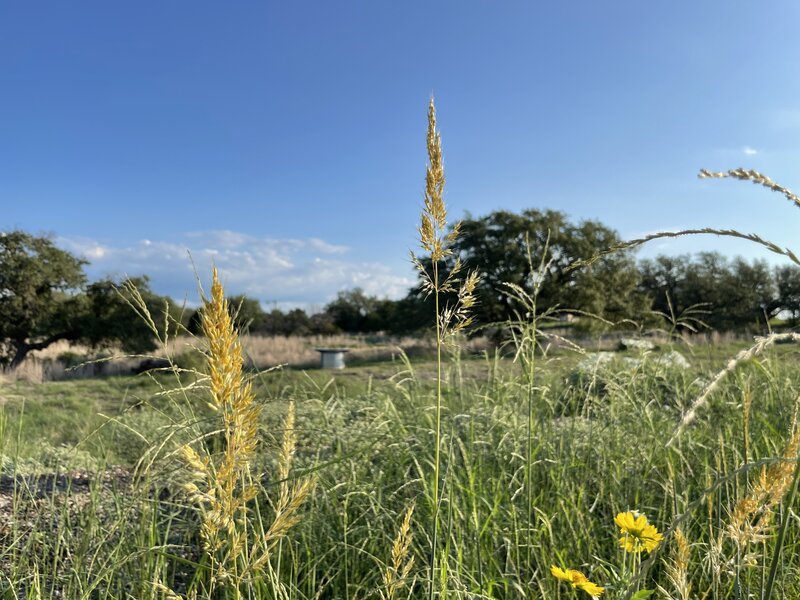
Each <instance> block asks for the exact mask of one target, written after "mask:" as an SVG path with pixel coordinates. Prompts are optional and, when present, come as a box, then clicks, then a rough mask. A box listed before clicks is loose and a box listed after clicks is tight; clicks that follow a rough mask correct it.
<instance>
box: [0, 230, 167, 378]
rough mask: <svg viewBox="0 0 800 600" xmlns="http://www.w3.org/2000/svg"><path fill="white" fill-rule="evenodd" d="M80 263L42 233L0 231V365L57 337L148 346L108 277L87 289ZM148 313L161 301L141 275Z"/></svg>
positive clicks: (158, 309) (147, 336)
mask: <svg viewBox="0 0 800 600" xmlns="http://www.w3.org/2000/svg"><path fill="white" fill-rule="evenodd" d="M85 264H86V261H84V260H82V259H80V258H77V257H75V256H73V255H72V254H70V253H69V252H67V251H65V250H62V249H60V248H58V247H56V245H55V244H54V243H53V241H52V240H51V239H50V238H48V237H46V236H34V235H32V234H29V233H26V232H24V231H19V230H15V231H8V232H4V233H0V364H2V365H7V366H9V367H11V368H14V367H16V366H17V365H19V364H20V363H21V362H22V361H23V360H24V359H25V357H26V356H27V355H28V354H29V353H30V352H32V351H35V350H43V349H45V348H47V347H48V346H50V345H51V344H53V343H55V342H57V341H59V340H70V341H79V342H83V343H87V344H90V345H92V346H101V345H104V344H107V343H112V342H116V343H119V344H120V345H121V346H122V348H123V349H124V350H126V351H134V352H139V351H143V350H148V349H151V348H152V347H153V334H152V332H150V330H149V328H147V326H146V325H145V324H144V323H143V322H142V321H141V319H140V318H139V316H138V315H137V314H136V312H135V311H134V310H133V309H132V308H131V307H130V306H129V305H128V304H127V302H125V300H124V298H122V297H121V296H120V294H119V293H118V292H117V289H118V288H117V286H116V285H115V284H114V282H112V281H110V280H104V281H99V282H96V283H93V284H91V285H89V286H88V287H87V282H86V275H85V274H84V272H83V266H84V265H85ZM134 283H136V284H137V285H138V286H139V289H140V292H141V293H142V296H143V298H145V299H146V301H147V303H148V307H149V308H151V309H152V312H153V313H154V314H158V313H161V314H163V310H164V306H165V300H166V299H164V298H162V297H160V296H156V295H155V294H153V293H152V292H151V291H150V290H149V288H148V287H147V280H146V279H137V280H135V281H134Z"/></svg>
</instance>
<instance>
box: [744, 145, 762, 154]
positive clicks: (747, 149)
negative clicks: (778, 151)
mask: <svg viewBox="0 0 800 600" xmlns="http://www.w3.org/2000/svg"><path fill="white" fill-rule="evenodd" d="M742 153H743V154H744V155H745V156H755V155H756V154H758V150H756V149H755V148H751V147H750V146H745V147H744V148H742Z"/></svg>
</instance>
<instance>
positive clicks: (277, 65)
mask: <svg viewBox="0 0 800 600" xmlns="http://www.w3.org/2000/svg"><path fill="white" fill-rule="evenodd" d="M798 22H800V4H797V3H796V2H792V1H789V0H778V1H772V2H768V3H755V2H752V1H739V0H732V1H726V2H703V3H699V2H683V1H673V2H641V1H636V2H634V1H617V2H612V1H608V2H596V1H594V0H585V1H582V2H549V3H544V2H533V1H531V0H527V1H524V2H522V1H515V2H502V1H499V2H486V1H485V0H484V1H471V0H453V1H427V2H422V1H416V0H408V1H406V2H392V3H390V2H385V1H381V0H363V1H350V0H343V1H341V2H329V1H327V0H324V1H323V0H319V1H315V2H304V1H292V2H281V3H277V2H265V1H261V2H247V1H242V2H236V3H224V4H223V3H217V2H214V3H212V2H205V1H196V0H195V1H192V2H188V1H183V0H172V1H170V2H159V3H156V2H146V1H142V2H136V3H133V2H130V3H122V2H107V1H102V2H100V1H95V2H92V1H82V2H79V3H66V2H36V1H32V2H24V3H23V2H17V3H4V4H3V5H1V6H0V78H2V79H0V81H2V85H1V88H0V89H2V94H0V132H1V134H0V208H2V212H0V229H12V228H22V229H25V230H28V231H32V232H36V233H42V232H51V233H53V234H54V235H55V236H56V238H57V240H58V243H59V244H61V245H62V246H63V247H65V248H68V249H70V250H72V251H74V252H76V253H80V254H83V255H84V256H85V257H86V258H87V259H89V260H90V261H91V263H92V264H91V265H90V267H89V268H88V272H89V274H90V275H91V276H92V277H100V276H103V275H107V274H112V275H122V274H130V275H138V274H141V273H147V274H149V275H150V276H151V278H152V281H153V287H154V288H155V289H156V291H159V292H161V293H167V294H170V295H172V296H174V297H176V298H184V297H188V298H189V299H190V300H193V299H194V297H195V293H194V290H195V285H194V279H193V278H194V275H193V266H192V263H191V261H190V260H189V259H188V257H187V250H188V251H190V252H191V254H192V256H193V258H194V262H195V264H196V265H197V267H198V269H199V270H200V272H201V273H206V272H207V271H208V268H209V265H210V263H211V261H212V260H213V261H214V262H216V264H217V265H218V266H219V267H220V268H221V270H222V273H223V276H224V278H225V281H226V283H227V285H228V289H229V291H231V292H244V293H248V294H250V295H252V296H254V297H257V298H259V299H261V300H262V301H263V302H265V303H272V302H276V303H278V305H280V306H292V305H302V306H307V307H314V306H319V305H321V304H324V303H325V302H327V301H328V300H330V299H331V298H332V297H333V296H334V295H335V294H336V292H337V290H340V289H347V288H352V287H355V286H361V287H363V288H365V289H366V290H367V291H368V292H370V293H374V294H377V295H389V296H392V297H397V296H399V295H401V294H402V293H403V291H404V290H405V288H406V287H407V286H408V285H409V284H411V283H412V282H413V280H414V272H413V269H412V268H411V266H410V264H409V262H408V259H407V256H408V250H409V249H411V248H413V247H414V246H415V228H416V224H417V220H418V214H419V209H420V206H421V201H422V186H423V179H424V169H425V161H426V155H425V146H424V136H425V125H426V116H425V112H426V108H427V102H428V98H429V97H430V95H431V94H434V95H435V97H436V104H437V109H438V112H439V124H440V127H441V131H442V137H443V146H444V157H445V168H446V173H447V178H448V184H447V190H446V201H447V203H448V206H449V207H450V211H451V215H453V216H454V217H459V216H462V215H463V214H465V212H467V211H468V212H469V213H471V214H473V215H476V216H477V215H483V214H486V213H488V212H489V211H491V210H494V209H498V208H505V209H509V210H521V209H523V208H526V207H537V208H553V209H557V210H561V211H563V212H565V213H567V214H568V215H570V217H572V218H573V219H575V220H581V219H600V220H601V221H603V222H604V223H606V224H608V225H610V226H611V227H613V228H615V229H616V230H617V231H619V232H620V234H621V235H622V236H623V237H626V238H628V237H635V236H638V235H642V234H644V233H648V232H652V231H656V230H660V229H675V228H684V227H696V226H703V225H714V226H717V227H732V228H739V229H743V230H745V231H753V232H757V233H759V234H761V235H763V236H764V237H769V238H771V239H773V240H775V241H776V242H778V243H781V244H783V245H789V246H792V245H793V244H794V247H795V249H797V248H798V246H800V244H795V240H796V236H795V235H793V233H794V232H795V231H796V228H795V223H797V217H798V216H800V215H798V214H797V213H796V212H795V211H796V209H795V208H793V207H792V206H791V205H790V204H789V203H788V202H786V201H785V200H783V199H782V198H781V197H779V196H778V195H776V194H773V193H770V192H768V191H766V190H760V189H757V188H755V187H753V186H752V185H750V184H744V183H739V182H731V181H700V180H698V179H697V178H696V173H697V171H698V169H700V168H701V167H705V168H709V169H713V170H724V169H728V168H732V167H738V166H745V167H749V168H755V169H759V170H762V171H764V172H766V173H767V174H769V175H770V176H771V177H772V178H773V179H776V180H777V181H779V182H781V183H783V184H785V185H788V186H789V187H793V188H794V189H799V188H800V173H798V170H797V165H798V163H799V162H800V160H799V159H800V100H799V98H800V78H798V77H797V65H798V64H800V42H798V36H797V34H796V24H797V23H798ZM703 249H717V250H720V251H722V252H725V253H727V254H731V255H732V254H743V255H745V256H748V257H766V256H767V255H766V254H765V252H762V251H760V250H758V249H756V248H754V247H752V246H750V245H748V244H747V243H744V242H734V241H725V240H717V239H715V238H707V237H704V238H696V239H693V240H687V241H684V242H668V243H666V242H665V243H663V244H662V243H657V244H654V245H653V246H651V247H649V248H646V249H645V250H643V251H642V252H640V255H641V256H652V255H654V254H656V253H659V252H664V253H681V252H695V251H699V250H703ZM771 260H772V259H771Z"/></svg>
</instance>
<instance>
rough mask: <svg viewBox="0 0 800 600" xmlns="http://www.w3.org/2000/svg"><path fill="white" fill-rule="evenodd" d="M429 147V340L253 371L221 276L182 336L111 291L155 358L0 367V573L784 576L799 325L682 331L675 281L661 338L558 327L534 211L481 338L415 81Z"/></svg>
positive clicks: (403, 580)
mask: <svg viewBox="0 0 800 600" xmlns="http://www.w3.org/2000/svg"><path fill="white" fill-rule="evenodd" d="M428 156H429V165H428V171H427V177H426V189H425V201H424V208H423V212H422V219H421V222H420V228H419V234H420V246H421V249H422V251H423V253H424V254H423V255H421V256H418V257H415V258H414V260H415V264H416V265H417V267H418V268H419V271H420V274H421V286H420V290H419V293H421V294H423V295H427V297H428V298H429V303H426V304H425V306H428V307H429V308H431V309H432V310H433V324H434V331H435V333H434V338H433V344H432V346H431V349H432V355H431V356H429V357H420V358H414V357H409V356H408V355H407V354H405V353H403V352H402V351H400V350H398V351H397V352H396V356H395V360H394V361H391V360H389V361H380V360H374V361H371V362H370V361H365V362H364V363H363V364H361V365H359V366H355V367H351V368H349V369H346V370H345V371H342V372H337V373H330V372H325V371H319V370H303V369H293V368H285V369H264V368H260V367H261V365H256V364H254V363H253V362H252V361H248V360H247V352H246V349H245V347H244V343H243V338H242V337H240V333H239V327H238V326H237V321H236V314H237V313H236V311H235V310H232V309H231V306H230V304H229V302H228V301H227V300H226V298H225V295H224V290H223V286H222V285H221V284H220V282H219V280H218V278H217V276H216V273H215V274H214V283H213V285H212V288H211V290H210V293H209V297H207V298H205V299H204V302H203V305H202V307H201V308H200V310H199V311H198V313H197V316H196V319H195V328H196V329H195V331H197V335H196V337H187V338H180V341H176V340H175V338H174V334H175V332H176V331H183V332H186V330H187V329H188V327H186V324H185V321H183V322H182V321H181V317H179V316H176V315H175V313H172V312H170V311H169V310H166V311H162V313H160V314H159V313H157V312H155V309H154V307H153V305H152V303H150V302H149V301H148V298H147V297H146V296H144V295H142V294H137V292H136V289H135V288H134V287H128V288H126V290H127V292H128V295H127V296H125V298H127V301H128V302H129V303H130V306H132V307H133V308H134V309H135V310H136V311H137V312H138V313H139V314H140V316H141V317H142V319H143V322H144V323H146V324H149V326H150V329H151V331H152V334H153V336H154V337H155V338H156V339H157V340H158V342H159V344H160V347H161V350H160V352H161V354H160V357H167V358H170V359H171V360H170V361H169V362H168V363H167V364H164V366H162V367H160V368H157V369H154V370H151V371H149V372H147V373H143V374H140V375H138V376H131V375H126V376H117V377H107V378H102V379H84V380H72V381H62V382H50V383H44V384H34V383H29V382H24V381H16V382H8V383H5V384H3V386H2V387H1V388H0V456H2V474H1V475H0V573H2V575H1V576H0V593H1V594H2V595H3V597H4V598H9V599H10V598H20V597H21V598H32V599H33V598H70V599H71V598H86V599H89V598H102V599H111V598H115V599H116V598H120V599H123V598H124V599H137V600H138V599H151V598H152V599H159V600H177V599H178V598H181V599H183V598H186V599H190V598H203V599H211V598H214V599H218V598H226V599H228V598H230V599H240V598H247V599H256V598H258V599H260V598H269V599H275V600H278V599H280V600H283V599H297V600H300V599H303V600H306V599H316V598H330V599H341V598H345V599H353V600H355V599H366V598H381V599H400V598H423V597H428V598H442V599H444V598H464V599H478V598H495V599H512V598H514V599H516V598H590V597H594V598H598V597H602V598H615V599H620V600H622V599H635V600H642V599H644V598H648V597H653V598H656V597H659V598H674V599H681V600H688V599H689V598H710V599H711V598H761V599H766V598H773V597H785V598H796V597H800V583H799V582H800V577H798V575H800V552H799V551H798V550H800V531H798V527H797V516H796V515H797V508H798V500H797V486H798V472H800V471H799V470H798V468H797V456H798V451H799V450H800V427H798V419H797V415H798V398H800V369H798V366H799V365H798V362H800V361H798V353H797V350H796V347H795V346H794V345H792V344H788V343H783V342H794V341H797V337H798V336H797V334H795V333H793V332H791V331H786V332H781V333H777V334H770V335H768V336H766V337H760V338H757V339H755V341H754V345H751V344H752V343H753V340H752V339H751V340H750V341H748V342H737V343H731V344H708V343H695V344H694V345H689V344H687V342H686V337H685V335H684V334H686V333H687V332H691V331H692V330H698V329H702V323H703V319H704V318H705V315H706V313H705V312H704V310H705V309H704V308H703V307H699V306H695V305H692V306H688V307H681V308H679V309H676V307H675V306H674V305H673V303H672V302H671V301H670V302H668V303H667V305H666V306H665V307H664V308H665V309H664V310H663V311H660V314H655V315H654V316H653V319H654V320H655V321H656V322H658V324H659V330H660V337H659V338H658V340H657V344H656V345H655V346H653V347H651V346H649V345H646V344H638V343H636V342H637V341H639V342H641V341H642V340H641V339H640V338H639V339H637V340H634V342H633V343H632V342H631V341H627V342H624V343H623V345H624V347H625V349H624V350H620V351H614V352H612V351H605V352H597V351H593V350H590V349H587V348H586V347H584V346H581V345H580V344H578V343H576V342H575V341H574V340H573V339H567V338H565V337H564V336H563V335H562V332H561V331H560V330H559V329H553V328H552V325H553V324H554V323H560V322H561V321H560V320H559V319H560V317H561V315H562V312H561V311H560V310H559V308H558V306H556V305H554V304H552V303H551V302H550V301H548V300H547V297H548V294H551V293H555V292H553V288H552V287H549V286H548V285H546V282H547V277H549V276H551V275H552V274H553V273H557V272H558V270H557V269H556V265H555V264H554V260H555V259H554V258H553V255H552V254H551V253H550V252H549V250H551V249H552V248H553V247H554V246H553V245H554V244H556V243H557V240H556V239H552V240H551V238H550V236H545V237H544V238H542V239H540V240H539V242H538V243H539V245H538V246H537V245H536V242H535V241H534V240H532V239H531V238H530V237H527V239H525V246H524V247H525V249H526V254H525V257H524V258H525V260H526V262H527V265H528V275H529V277H528V278H527V279H526V280H524V281H521V282H519V281H511V282H505V285H503V286H502V289H503V294H504V297H505V300H503V302H504V303H506V305H507V307H508V309H509V311H510V312H509V314H508V316H507V318H506V319H505V320H504V321H502V322H497V323H494V325H493V328H492V331H493V334H494V335H495V339H498V340H500V343H499V345H498V346H495V347H494V348H492V349H484V350H483V351H479V350H478V349H477V348H472V349H469V348H465V345H464V344H463V343H462V342H463V335H464V334H465V332H467V331H469V328H470V326H471V325H472V323H471V320H472V318H473V317H474V315H475V312H476V311H477V310H478V309H477V306H479V305H476V304H475V303H476V300H477V298H476V294H477V292H478V290H480V289H481V286H484V285H486V280H483V279H481V273H480V272H479V271H472V270H470V265H469V264H468V263H467V262H466V261H459V260H458V258H459V255H460V252H455V251H454V248H458V243H459V240H460V239H462V238H460V235H461V233H462V229H461V228H460V227H459V226H458V225H455V226H452V227H450V226H448V221H447V211H446V207H445V204H444V199H443V190H444V170H443V167H442V158H441V143H440V139H439V133H438V130H437V127H436V120H435V112H434V109H433V104H432V103H431V107H430V112H429V127H428ZM707 175H709V176H728V175H729V176H732V177H737V178H739V179H748V180H753V181H755V182H756V183H759V184H761V185H766V186H767V187H771V188H772V189H775V190H776V191H779V192H781V193H783V194H784V195H786V196H787V197H789V199H790V200H791V199H792V198H793V195H790V194H791V193H790V192H788V191H787V190H784V189H783V188H780V186H777V184H774V183H773V182H771V181H770V180H767V179H766V178H764V177H763V176H761V175H760V174H753V173H752V172H730V174H707ZM793 201H795V202H797V199H796V197H795V198H794V200H793ZM799 204H800V202H799ZM682 233H683V234H691V233H716V234H721V235H736V236H737V237H748V239H752V240H753V241H755V242H757V243H762V244H764V245H767V246H768V247H770V249H771V250H773V251H776V252H779V253H781V254H784V255H785V256H788V257H789V258H790V259H791V260H793V261H795V262H798V261H797V259H796V257H794V255H793V254H792V253H791V252H790V251H788V250H785V249H782V248H779V247H776V246H770V245H769V243H768V242H766V241H765V240H762V239H761V238H758V237H757V236H752V235H749V236H745V235H743V234H739V233H738V232H731V231H724V230H698V231H690V232H682ZM663 235H664V236H674V235H680V233H668V234H663ZM651 237H653V238H655V237H658V235H656V236H651ZM644 241H646V240H634V241H633V242H632V243H631V244H628V245H626V244H623V243H619V244H616V246H617V247H616V248H615V251H624V250H625V249H627V248H628V247H629V246H630V245H636V244H639V243H643V242H644ZM551 244H553V245H551ZM614 245H615V243H612V246H614ZM608 256H612V255H608ZM614 256H616V255H614ZM621 256H623V259H619V260H626V259H625V258H624V257H625V256H626V255H624V254H623V255H621ZM602 260H603V259H602V257H601V256H599V255H598V256H595V257H588V258H587V259H585V260H584V261H583V263H582V268H584V269H588V270H589V271H590V272H592V269H595V268H597V269H599V273H600V274H602V273H603V272H604V271H603V269H604V268H605V267H604V265H608V264H616V263H615V262H614V261H617V260H618V259H616V258H614V259H612V262H611V263H609V262H605V263H603V262H602ZM598 265H599V266H598ZM574 266H575V265H572V266H569V265H568V266H564V268H563V269H561V267H560V266H559V267H558V269H561V270H563V272H564V277H573V275H569V273H571V272H572V270H573V268H574ZM593 273H594V275H597V273H598V271H593ZM502 283H503V282H497V285H498V286H501V284H502ZM634 292H635V290H632V291H631V293H632V294H633V293H634ZM240 304H241V302H240ZM582 318H583V319H586V320H597V321H598V322H599V323H601V324H606V325H607V324H609V323H611V321H609V320H608V319H604V318H603V317H602V316H601V315H590V314H588V311H584V312H583V313H582ZM162 324H163V325H162ZM498 332H499V335H498ZM696 341H697V340H696V339H695V342H696ZM187 353H189V354H190V355H192V356H193V357H194V358H192V360H191V361H186V360H185V356H186V354H187ZM192 353H193V354H192ZM178 357H184V359H181V360H176V358H178ZM182 360H184V361H185V362H182Z"/></svg>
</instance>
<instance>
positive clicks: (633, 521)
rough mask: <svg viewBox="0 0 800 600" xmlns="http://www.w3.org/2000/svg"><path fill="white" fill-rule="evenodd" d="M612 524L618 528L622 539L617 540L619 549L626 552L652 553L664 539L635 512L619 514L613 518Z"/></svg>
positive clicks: (645, 519) (645, 518)
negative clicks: (643, 551)
mask: <svg viewBox="0 0 800 600" xmlns="http://www.w3.org/2000/svg"><path fill="white" fill-rule="evenodd" d="M614 523H616V524H617V527H619V532H620V533H621V534H622V537H621V538H619V545H620V548H624V549H625V551H626V552H641V551H642V550H645V551H646V552H648V553H650V552H652V551H653V550H654V549H655V547H656V546H658V544H659V542H661V540H662V539H663V538H664V536H662V535H661V534H660V533H658V530H657V529H656V528H655V526H653V525H650V524H649V523H648V522H647V517H645V516H644V515H643V514H640V513H638V512H635V511H629V512H624V513H619V514H618V515H617V516H616V517H614Z"/></svg>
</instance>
